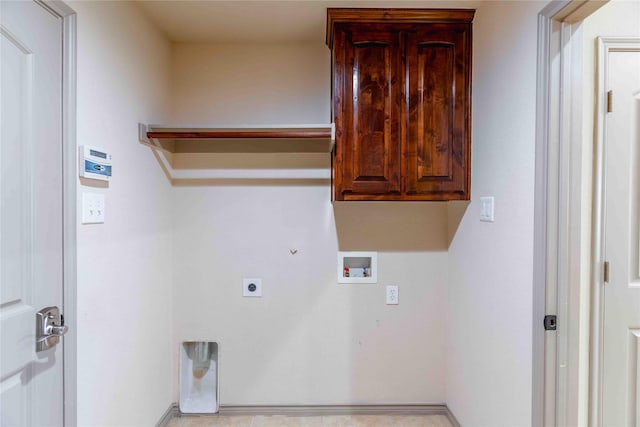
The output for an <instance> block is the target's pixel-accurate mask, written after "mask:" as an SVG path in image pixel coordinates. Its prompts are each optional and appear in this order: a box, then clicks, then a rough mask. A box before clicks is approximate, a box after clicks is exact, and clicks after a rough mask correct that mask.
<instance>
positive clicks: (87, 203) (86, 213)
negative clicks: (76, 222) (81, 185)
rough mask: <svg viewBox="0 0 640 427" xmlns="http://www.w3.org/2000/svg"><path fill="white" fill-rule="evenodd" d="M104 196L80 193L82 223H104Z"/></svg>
mask: <svg viewBox="0 0 640 427" xmlns="http://www.w3.org/2000/svg"><path fill="white" fill-rule="evenodd" d="M104 199H105V198H104V194H99V193H82V223H83V224H102V223H104V211H105V200H104Z"/></svg>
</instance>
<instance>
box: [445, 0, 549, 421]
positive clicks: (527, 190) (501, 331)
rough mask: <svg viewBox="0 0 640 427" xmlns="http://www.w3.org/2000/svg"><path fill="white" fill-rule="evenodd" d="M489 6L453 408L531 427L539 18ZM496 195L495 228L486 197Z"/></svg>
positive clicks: (524, 10)
mask: <svg viewBox="0 0 640 427" xmlns="http://www.w3.org/2000/svg"><path fill="white" fill-rule="evenodd" d="M545 3H546V2H519V1H518V2H509V1H506V2H486V3H483V4H482V5H481V6H480V8H478V10H477V13H476V18H475V20H474V43H473V47H474V55H473V58H474V63H473V70H474V71H473V135H472V137H473V145H472V147H473V148H472V151H473V157H472V180H471V183H472V184H471V189H472V202H471V205H470V206H469V208H468V209H467V212H466V214H465V216H464V218H463V219H462V222H461V224H460V226H459V228H458V231H457V233H456V235H455V237H454V239H453V241H452V243H451V246H450V247H449V313H448V325H447V331H448V333H447V337H448V342H447V385H446V387H447V397H446V400H447V404H448V406H449V408H450V409H451V410H452V411H453V413H454V414H455V415H456V417H457V418H458V420H459V421H460V423H461V424H462V425H467V426H499V425H502V426H525V425H530V423H531V374H532V372H531V366H532V365H531V363H532V359H531V357H532V348H531V339H532V337H531V327H532V325H531V318H532V263H533V189H534V143H535V117H536V116H535V112H536V110H535V106H536V34H537V28H536V25H537V13H538V12H539V11H540V10H541V9H542V8H543V7H544V5H545ZM485 195H486V196H495V203H496V205H495V222H494V223H484V222H480V221H479V208H478V198H479V197H480V196H485Z"/></svg>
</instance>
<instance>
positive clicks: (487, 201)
mask: <svg viewBox="0 0 640 427" xmlns="http://www.w3.org/2000/svg"><path fill="white" fill-rule="evenodd" d="M494 202H495V200H494V197H493V196H487V197H480V221H483V222H493V221H494V216H493V212H494Z"/></svg>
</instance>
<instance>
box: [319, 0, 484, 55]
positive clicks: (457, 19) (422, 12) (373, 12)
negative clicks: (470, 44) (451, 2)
mask: <svg viewBox="0 0 640 427" xmlns="http://www.w3.org/2000/svg"><path fill="white" fill-rule="evenodd" d="M475 13H476V11H475V9H395V8H393V9H389V8H331V7H330V8H327V34H326V39H325V40H326V43H327V46H329V48H333V33H334V31H333V30H334V26H335V24H338V23H342V22H348V23H380V22H386V23H395V24H437V23H471V22H473V17H474V15H475Z"/></svg>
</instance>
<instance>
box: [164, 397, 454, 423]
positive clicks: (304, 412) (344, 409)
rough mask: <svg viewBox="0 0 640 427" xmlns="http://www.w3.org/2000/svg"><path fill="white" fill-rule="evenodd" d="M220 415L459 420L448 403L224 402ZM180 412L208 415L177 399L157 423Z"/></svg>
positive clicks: (167, 419)
mask: <svg viewBox="0 0 640 427" xmlns="http://www.w3.org/2000/svg"><path fill="white" fill-rule="evenodd" d="M217 415H226V416H230V415H248V416H255V415H267V416H268V415H287V416H298V417H300V416H307V417H313V416H330V415H445V416H446V417H447V418H448V419H449V422H451V424H453V426H454V427H460V423H458V420H456V417H455V416H454V415H453V414H452V413H451V411H450V410H449V408H448V407H447V405H444V404H429V405H221V406H220V412H218V414H217ZM177 416H207V414H181V413H180V410H179V408H178V404H177V403H173V404H171V406H169V409H167V411H166V412H165V414H164V415H163V416H162V418H161V419H160V421H159V422H158V424H157V425H156V427H166V425H167V424H169V421H171V419H172V418H174V417H177Z"/></svg>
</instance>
